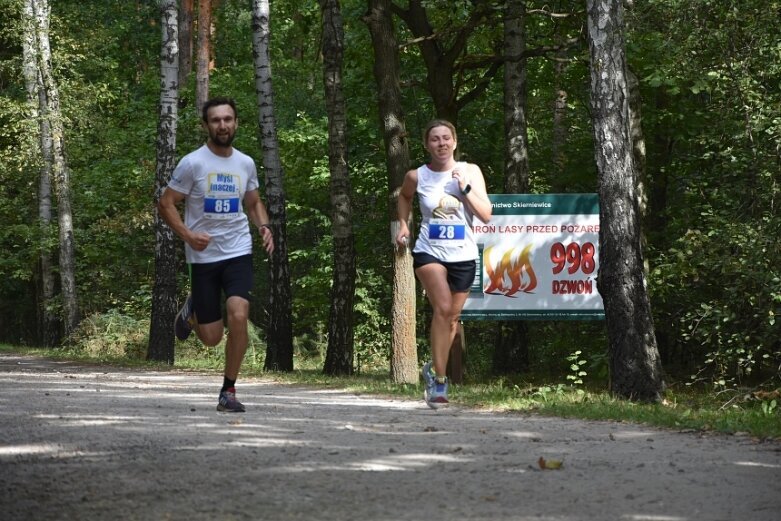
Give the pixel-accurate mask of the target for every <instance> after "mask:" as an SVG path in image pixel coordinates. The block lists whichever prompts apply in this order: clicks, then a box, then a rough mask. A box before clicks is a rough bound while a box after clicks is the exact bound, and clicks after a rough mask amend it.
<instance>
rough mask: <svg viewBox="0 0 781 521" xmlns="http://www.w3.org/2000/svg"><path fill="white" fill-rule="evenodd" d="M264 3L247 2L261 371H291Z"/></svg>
mask: <svg viewBox="0 0 781 521" xmlns="http://www.w3.org/2000/svg"><path fill="white" fill-rule="evenodd" d="M270 38H271V31H270V23H269V1H268V0H252V49H253V57H254V61H255V92H256V93H257V98H258V119H259V121H258V123H259V127H260V143H261V147H262V148H263V168H264V171H265V173H266V198H267V202H268V214H269V218H270V219H271V226H272V231H273V232H274V253H273V254H272V255H271V259H270V262H269V299H268V310H269V322H268V330H267V335H266V336H267V338H268V344H267V346H266V362H265V368H266V369H268V370H272V371H292V370H293V324H292V307H293V305H292V298H291V294H290V268H289V265H288V258H287V216H286V212H285V189H284V183H283V181H284V172H283V170H282V162H281V160H280V158H279V142H278V140H277V130H276V122H275V119H274V90H273V86H272V81H271V58H270V53H269V42H270Z"/></svg>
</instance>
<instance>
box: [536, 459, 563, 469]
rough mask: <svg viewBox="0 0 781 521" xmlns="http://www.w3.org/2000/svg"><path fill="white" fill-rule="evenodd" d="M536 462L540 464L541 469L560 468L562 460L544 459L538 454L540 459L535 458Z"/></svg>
mask: <svg viewBox="0 0 781 521" xmlns="http://www.w3.org/2000/svg"><path fill="white" fill-rule="evenodd" d="M537 464H538V465H539V466H540V468H541V469H542V470H558V469H560V468H561V466H562V465H563V464H564V462H563V461H561V460H557V459H548V460H546V459H545V458H543V457H542V456H540V459H538V460H537Z"/></svg>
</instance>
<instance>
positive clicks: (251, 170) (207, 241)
mask: <svg viewBox="0 0 781 521" xmlns="http://www.w3.org/2000/svg"><path fill="white" fill-rule="evenodd" d="M202 118H203V122H202V124H203V127H204V128H205V129H206V131H207V132H208V135H209V136H208V139H207V141H206V144H205V145H203V146H201V147H200V148H199V149H197V150H195V151H194V152H191V153H190V154H187V155H186V156H184V157H183V158H182V159H181V161H179V164H178V165H177V166H176V169H175V170H174V172H173V174H172V176H171V181H170V182H169V183H168V186H167V187H166V189H165V191H164V192H163V194H162V196H161V197H160V202H159V203H158V210H159V212H160V217H162V218H163V220H164V221H165V222H166V223H168V225H169V226H170V227H171V229H172V230H173V231H174V232H175V233H176V234H177V235H178V236H179V237H180V238H181V239H182V240H183V241H184V243H185V247H184V248H185V256H186V258H187V263H188V264H189V265H190V282H191V287H192V292H191V293H190V295H188V297H187V299H186V301H185V303H184V305H183V306H182V309H181V310H179V313H178V314H177V316H176V320H175V322H174V329H175V332H176V336H177V338H179V339H180V340H185V339H187V338H188V337H189V336H190V333H191V332H192V330H193V329H194V330H195V333H196V335H197V336H198V338H199V339H200V340H201V342H203V343H204V344H206V345H208V346H215V345H217V344H218V343H219V342H220V340H222V334H223V330H224V328H225V325H224V323H223V320H222V307H221V306H222V296H221V293H224V294H225V307H226V315H227V319H228V339H227V342H226V344H225V373H224V379H223V385H222V389H220V395H219V399H218V403H217V410H218V411H226V412H244V410H245V409H244V405H242V403H241V402H239V400H237V399H236V388H235V385H236V379H237V377H238V374H239V368H240V367H241V363H242V360H243V359H244V353H245V352H246V350H247V345H248V343H249V336H248V332H247V322H248V319H249V306H250V301H251V293H252V285H253V281H252V278H253V269H252V236H251V235H250V227H249V221H252V223H253V224H254V225H255V226H257V227H258V229H259V230H260V235H261V237H262V239H263V246H264V248H265V249H266V252H267V253H269V254H271V252H272V251H273V250H274V238H273V236H272V233H271V227H270V225H269V217H268V213H267V212H266V207H265V205H264V204H263V201H261V199H260V195H259V194H258V186H259V183H258V174H257V169H256V167H255V162H254V161H253V160H252V158H251V157H249V156H247V155H246V154H243V153H242V152H240V151H238V150H237V149H235V148H233V146H232V143H233V138H234V137H235V136H236V129H237V127H238V117H237V113H236V103H235V102H234V101H233V100H232V99H230V98H214V99H211V100H209V101H207V102H206V103H205V104H204V106H203V111H202ZM182 201H184V220H182V218H181V216H180V215H179V211H178V209H177V205H178V204H179V203H180V202H182ZM245 212H246V213H245ZM248 217H249V218H248Z"/></svg>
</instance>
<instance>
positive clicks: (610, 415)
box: [0, 343, 781, 441]
mask: <svg viewBox="0 0 781 521" xmlns="http://www.w3.org/2000/svg"><path fill="white" fill-rule="evenodd" d="M177 349H178V351H177V362H176V364H175V365H174V367H173V368H174V369H186V370H197V371H205V372H217V373H219V372H221V370H222V363H223V362H222V354H221V353H222V350H221V348H219V347H218V348H204V347H202V346H198V345H197V344H195V343H194V344H193V345H192V346H189V345H179V346H177ZM0 352H2V353H19V354H31V355H36V356H45V357H53V358H59V359H68V360H74V361H81V362H90V363H101V364H106V365H121V366H132V367H148V368H150V369H157V370H165V369H171V367H170V366H168V365H165V364H159V363H150V362H143V361H138V360H135V361H133V360H129V359H127V358H124V357H118V356H102V357H97V358H96V357H94V356H85V355H83V354H82V355H80V354H79V353H77V352H75V351H73V350H67V349H37V348H22V347H17V346H9V345H3V344H0ZM247 356H248V358H247V359H246V361H245V364H244V365H243V366H242V376H244V377H246V376H257V377H264V378H268V379H272V380H274V381H277V382H280V383H286V384H296V385H307V386H312V387H318V388H329V389H340V390H345V391H349V392H353V393H357V394H364V395H365V394H369V395H379V396H387V397H395V398H405V399H415V400H418V399H420V397H421V395H422V392H423V391H422V387H421V386H420V385H419V384H415V385H412V384H394V383H392V382H391V381H390V379H389V377H388V373H387V371H379V370H374V371H371V372H364V373H361V374H358V375H354V376H350V377H330V376H326V375H324V374H322V371H321V370H320V368H319V367H320V362H319V360H317V359H300V360H299V359H297V360H296V363H295V365H296V367H300V368H301V369H297V370H295V371H293V372H290V373H269V372H265V371H263V363H262V356H260V354H258V353H255V352H254V351H252V350H250V351H249V352H248V355H247ZM562 379H563V377H562ZM726 396H728V397H729V399H726V398H725V395H724V394H717V393H714V392H712V391H709V390H707V389H702V388H700V389H695V388H691V387H687V386H679V385H672V386H671V387H670V388H668V390H667V392H666V393H665V399H664V402H663V403H661V404H640V403H635V402H630V401H626V400H621V399H618V398H615V397H613V396H611V395H610V393H608V392H607V390H605V389H599V388H596V389H582V388H573V387H571V386H568V385H565V384H559V383H550V382H548V383H544V382H539V381H538V382H533V380H532V379H531V378H530V379H529V381H528V382H525V383H508V382H507V381H506V380H504V379H496V380H493V381H490V382H485V383H467V384H465V385H456V386H452V389H451V401H453V402H454V403H458V404H459V405H464V406H468V407H475V408H481V409H488V410H495V411H505V412H507V411H513V412H520V413H537V414H545V415H551V416H559V417H566V418H580V419H587V420H613V421H624V422H632V423H640V424H646V425H652V426H657V427H662V428H669V429H674V430H687V431H688V430H695V431H711V432H714V431H715V432H722V433H732V434H735V433H743V434H746V435H750V436H753V437H755V438H758V439H775V440H779V441H781V407H779V405H781V400H776V401H775V402H774V401H773V399H772V397H771V398H768V399H765V400H761V399H758V398H755V397H754V396H753V395H752V394H751V393H748V392H746V393H744V394H740V393H738V392H737V391H735V392H733V393H732V394H729V395H726ZM774 403H775V405H773V404H774Z"/></svg>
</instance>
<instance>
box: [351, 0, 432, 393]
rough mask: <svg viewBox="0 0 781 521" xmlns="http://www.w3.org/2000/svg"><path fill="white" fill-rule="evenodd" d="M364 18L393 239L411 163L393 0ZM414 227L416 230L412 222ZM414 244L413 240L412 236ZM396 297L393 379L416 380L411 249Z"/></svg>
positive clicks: (400, 257)
mask: <svg viewBox="0 0 781 521" xmlns="http://www.w3.org/2000/svg"><path fill="white" fill-rule="evenodd" d="M368 8H369V9H368V12H367V14H366V16H365V17H364V21H365V22H366V24H367V25H368V26H369V32H370V33H371V39H372V48H373V49H374V79H375V81H376V83H377V98H378V103H379V114H380V121H381V122H382V129H381V130H382V138H383V142H384V144H385V163H386V165H387V169H388V195H389V197H388V211H389V213H390V221H391V226H390V237H391V241H393V239H394V238H395V237H396V232H397V231H398V228H399V219H400V218H399V215H398V212H397V206H396V205H397V201H398V197H399V190H400V189H401V184H402V182H403V181H404V175H405V174H406V172H407V169H408V168H409V166H410V158H409V141H408V136H407V129H406V128H405V125H404V112H403V110H402V108H401V88H400V87H399V54H398V46H397V45H396V36H395V34H394V32H393V23H392V21H391V13H390V0H368ZM409 225H410V226H409V228H410V230H412V229H413V227H412V223H411V222H410V223H409ZM410 243H411V241H410ZM394 252H395V253H394V255H393V295H392V298H393V301H392V303H391V360H390V373H391V379H392V380H393V382H395V383H417V382H418V379H419V376H418V351H417V345H416V339H415V274H414V272H413V271H412V255H410V252H409V248H404V249H402V250H399V249H397V248H395V247H394Z"/></svg>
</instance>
